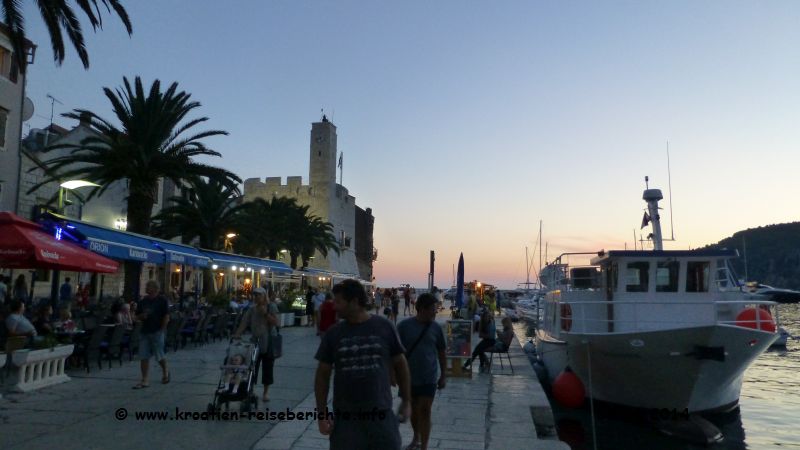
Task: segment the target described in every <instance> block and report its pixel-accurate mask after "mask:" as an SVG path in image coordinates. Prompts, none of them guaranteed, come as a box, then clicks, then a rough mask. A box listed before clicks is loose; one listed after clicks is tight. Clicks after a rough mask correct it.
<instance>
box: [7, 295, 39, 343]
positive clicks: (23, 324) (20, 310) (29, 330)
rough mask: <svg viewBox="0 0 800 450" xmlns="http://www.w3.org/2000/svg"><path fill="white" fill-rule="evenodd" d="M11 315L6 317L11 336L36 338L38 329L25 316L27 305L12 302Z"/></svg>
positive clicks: (16, 301) (15, 301) (17, 301)
mask: <svg viewBox="0 0 800 450" xmlns="http://www.w3.org/2000/svg"><path fill="white" fill-rule="evenodd" d="M10 311H11V314H9V315H8V317H6V329H7V330H8V335H9V336H36V327H34V326H33V324H32V323H31V321H30V320H28V318H27V317H25V316H24V313H25V304H24V303H22V302H21V301H19V300H14V301H13V302H11V308H10Z"/></svg>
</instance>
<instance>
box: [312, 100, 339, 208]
mask: <svg viewBox="0 0 800 450" xmlns="http://www.w3.org/2000/svg"><path fill="white" fill-rule="evenodd" d="M309 156H310V157H309V161H310V165H309V169H308V184H309V185H311V187H312V188H313V189H314V190H315V191H317V193H318V194H323V195H324V194H328V193H332V192H333V190H334V188H335V187H336V162H337V161H336V125H334V124H332V123H331V122H330V121H328V118H327V117H325V116H324V115H323V116H322V121H321V122H315V123H313V124H311V154H310V155H309Z"/></svg>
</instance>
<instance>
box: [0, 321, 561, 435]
mask: <svg viewBox="0 0 800 450" xmlns="http://www.w3.org/2000/svg"><path fill="white" fill-rule="evenodd" d="M281 334H282V335H283V336H284V357H283V358H281V359H279V360H278V361H277V362H276V367H275V384H274V385H273V386H272V388H271V390H270V397H271V401H270V402H269V403H268V404H267V405H266V407H268V408H270V410H272V411H283V410H286V409H287V408H288V409H290V410H292V411H294V412H300V411H310V410H313V408H314V394H313V378H314V370H315V368H316V361H315V360H314V359H313V355H314V353H315V351H316V348H317V344H318V342H319V341H318V338H317V337H316V336H315V335H314V332H313V330H312V329H311V328H304V327H292V328H284V329H283V330H281ZM226 346H227V343H226V342H217V343H212V344H208V345H205V346H201V347H196V348H195V347H193V346H191V344H190V345H189V346H188V347H187V348H186V349H182V350H179V351H178V352H177V353H172V352H170V353H168V356H167V358H168V361H169V363H170V367H171V372H172V382H171V383H170V384H168V385H161V384H160V383H158V381H159V380H160V376H158V375H157V373H158V372H157V371H156V373H155V374H156V376H155V377H152V379H153V381H154V383H152V384H151V387H150V388H148V389H144V390H140V391H135V390H132V389H131V386H133V385H134V384H135V383H136V382H137V381H138V379H139V364H138V362H136V361H134V362H125V363H124V364H123V366H122V367H119V366H118V365H115V366H114V368H113V369H111V370H108V369H107V365H106V366H104V367H106V368H104V369H103V370H101V371H98V370H95V369H93V370H92V372H91V373H89V374H86V373H85V372H83V371H71V372H70V373H69V375H70V376H71V377H72V380H71V381H70V382H67V383H63V384H60V385H56V386H51V387H49V388H45V389H41V390H39V391H35V392H32V393H28V394H12V393H4V396H3V398H2V399H0V448H3V449H23V448H24V449H31V448H58V449H65V450H66V449H73V448H76V449H77V448H80V449H94V448H98V449H100V448H109V447H113V448H119V449H138V448H147V447H153V446H157V447H161V446H168V447H170V448H178V449H180V448H187V449H188V448H192V449H195V448H198V447H200V448H222V447H233V448H254V449H290V448H291V449H300V450H302V449H319V448H327V447H328V445H327V440H326V439H325V437H324V436H322V435H320V434H319V432H318V430H317V426H316V423H315V422H314V421H313V420H302V421H298V420H294V421H284V422H278V421H266V420H260V421H259V420H255V419H254V420H239V421H236V422H234V421H201V420H186V419H184V420H177V418H176V416H175V412H176V408H178V409H179V410H180V411H184V412H185V411H192V412H197V413H202V412H204V411H205V410H206V406H207V404H208V402H210V401H211V399H212V398H213V392H214V389H215V388H216V384H217V380H218V377H219V365H220V364H221V362H222V359H223V357H224V354H225V348H226ZM511 359H512V361H513V365H514V375H511V373H510V371H509V370H508V367H507V366H506V369H505V371H504V372H503V373H499V365H498V364H497V361H495V371H494V374H479V373H477V370H476V371H475V374H474V377H473V378H472V379H471V380H469V379H450V380H448V385H447V388H446V389H444V390H443V391H441V392H440V393H439V394H437V397H436V400H435V401H434V411H433V431H432V435H431V441H430V444H431V448H453V449H465V450H467V449H476V450H481V449H498V450H499V449H505V450H508V449H515V448H519V449H523V448H524V449H566V448H568V447H567V446H566V444H564V443H562V442H559V441H556V440H553V439H555V438H553V437H550V438H548V439H540V438H538V437H537V434H536V429H535V428H534V423H533V420H532V419H531V417H532V412H531V407H532V406H534V407H535V406H537V405H538V407H539V408H540V410H539V412H538V415H539V416H540V417H544V419H538V422H539V425H540V427H539V428H540V432H542V430H544V434H548V426H549V425H548V424H547V421H548V417H550V419H549V420H550V421H552V415H551V414H549V407H547V408H546V411H543V410H541V406H542V404H541V402H542V398H544V402H545V404H546V401H547V400H546V397H544V393H543V392H541V388H540V387H539V384H538V381H536V378H535V375H534V374H533V370H532V369H531V368H530V364H529V363H528V361H527V357H526V356H525V355H524V354H523V353H522V350H521V346H519V345H518V343H516V345H515V346H514V347H512V351H511ZM260 388H261V387H260V385H259V386H257V387H256V389H257V390H258V391H260ZM120 408H124V409H125V411H126V412H127V417H126V418H125V419H123V420H119V419H118V418H117V417H115V414H121V410H120ZM259 409H260V410H261V411H265V405H259ZM136 412H140V413H141V412H167V413H169V417H168V418H167V419H166V420H155V419H150V420H141V419H139V420H137V419H136V418H135V413H136ZM542 424H544V425H543V426H541V425H542ZM550 425H552V424H550ZM550 432H551V434H554V433H552V430H550ZM401 434H402V435H403V443H404V445H406V444H408V442H409V441H410V439H411V436H412V432H411V426H410V424H408V423H407V424H404V425H401Z"/></svg>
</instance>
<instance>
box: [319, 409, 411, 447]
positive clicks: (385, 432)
mask: <svg viewBox="0 0 800 450" xmlns="http://www.w3.org/2000/svg"><path fill="white" fill-rule="evenodd" d="M370 413H372V411H370ZM380 417H383V418H382V419H381V418H380ZM401 444H402V440H401V439H400V426H399V425H398V423H397V416H395V415H394V412H392V410H391V409H388V410H385V411H380V412H378V413H377V414H372V415H370V416H369V417H360V418H350V419H349V420H348V419H344V418H341V417H334V419H333V431H332V432H331V436H330V449H331V450H340V449H342V450H344V449H347V450H350V449H374V450H384V449H386V450H400V446H401Z"/></svg>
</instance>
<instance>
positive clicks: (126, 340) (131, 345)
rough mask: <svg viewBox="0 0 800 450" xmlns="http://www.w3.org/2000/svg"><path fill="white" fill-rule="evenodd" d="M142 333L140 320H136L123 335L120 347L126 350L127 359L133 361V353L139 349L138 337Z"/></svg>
mask: <svg viewBox="0 0 800 450" xmlns="http://www.w3.org/2000/svg"><path fill="white" fill-rule="evenodd" d="M141 333H142V322H136V323H135V324H134V325H133V330H131V332H130V333H128V335H127V336H123V338H122V344H121V345H120V348H121V349H122V350H124V351H127V352H128V361H133V354H134V353H137V352H138V351H139V338H140V336H141Z"/></svg>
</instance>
